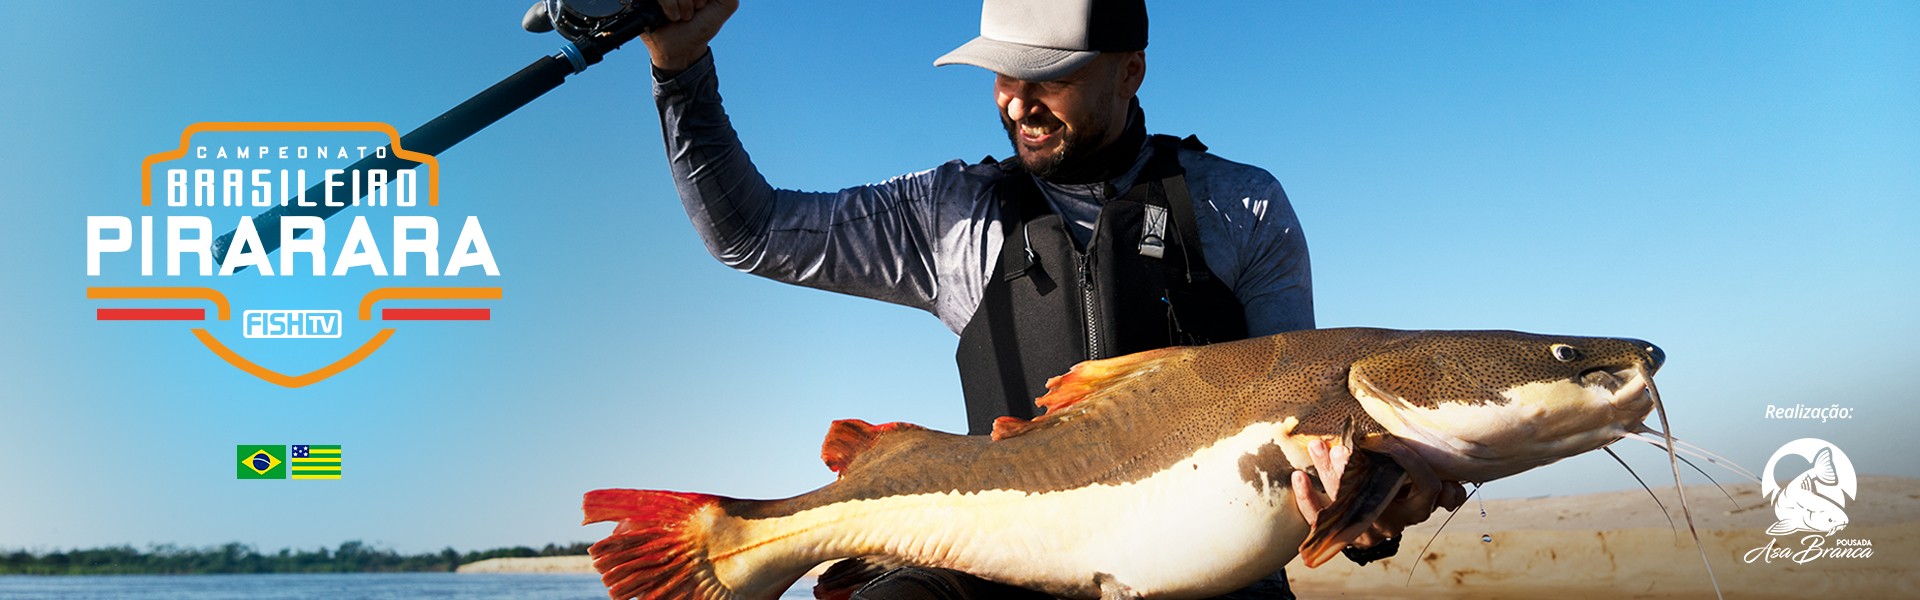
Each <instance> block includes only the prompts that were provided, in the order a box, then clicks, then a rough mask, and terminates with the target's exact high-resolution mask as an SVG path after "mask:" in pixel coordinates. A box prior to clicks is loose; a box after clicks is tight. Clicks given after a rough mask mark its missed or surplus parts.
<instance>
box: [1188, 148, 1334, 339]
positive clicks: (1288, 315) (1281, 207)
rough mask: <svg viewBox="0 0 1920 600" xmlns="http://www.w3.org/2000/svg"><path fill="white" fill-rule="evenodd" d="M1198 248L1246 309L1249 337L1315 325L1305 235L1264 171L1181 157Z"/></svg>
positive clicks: (1210, 158)
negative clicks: (1192, 201) (1190, 192)
mask: <svg viewBox="0 0 1920 600" xmlns="http://www.w3.org/2000/svg"><path fill="white" fill-rule="evenodd" d="M1181 165H1182V166H1184V167H1185V168H1186V170H1187V183H1188V186H1189V187H1190V189H1191V190H1192V192H1193V198H1194V203H1195V204H1194V213H1195V214H1194V216H1195V217H1196V218H1197V220H1198V221H1199V226H1200V245H1201V248H1202V249H1203V251H1204V252H1205V254H1206V258H1207V265H1208V267H1209V268H1211V269H1213V271H1214V275H1217V276H1219V277H1220V279H1221V282H1222V283H1225V284H1227V287H1228V288H1230V289H1232V290H1233V294H1234V297H1235V298H1238V299H1239V300H1240V304H1241V306H1242V307H1243V309H1244V310H1245V313H1246V319H1247V335H1248V336H1249V337H1259V336H1264V335H1271V334H1275V333H1282V332H1287V331H1297V330H1302V329H1313V328H1314V316H1313V270H1312V265H1311V262H1310V261H1309V259H1308V255H1307V238H1306V234H1305V233H1303V232H1302V231H1301V230H1300V219H1299V217H1297V216H1296V215H1295V214H1294V212H1293V205H1292V204H1291V203H1289V202H1288V200H1287V192H1286V190H1284V189H1282V188H1281V187H1280V182H1279V181H1278V180H1275V179H1274V177H1273V175H1272V174H1269V173H1268V172H1267V171H1266V170H1264V169H1259V168H1255V167H1251V166H1248V165H1243V164H1239V163H1234V162H1231V161H1227V160H1224V159H1221V158H1219V157H1216V156H1213V155H1211V154H1205V153H1201V152H1193V153H1183V154H1182V156H1181Z"/></svg>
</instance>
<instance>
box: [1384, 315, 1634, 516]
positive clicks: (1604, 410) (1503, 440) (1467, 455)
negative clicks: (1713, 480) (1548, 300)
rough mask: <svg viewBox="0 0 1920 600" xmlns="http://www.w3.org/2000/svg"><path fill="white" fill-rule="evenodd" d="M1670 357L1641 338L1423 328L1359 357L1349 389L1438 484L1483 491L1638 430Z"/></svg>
mask: <svg viewBox="0 0 1920 600" xmlns="http://www.w3.org/2000/svg"><path fill="white" fill-rule="evenodd" d="M1665 359H1666V357H1665V354H1664V353H1663V352H1661V350H1660V349H1659V348H1658V347H1656V346H1654V345H1653V344H1650V343H1647V342H1644V341H1640V340H1634V339H1620V338H1592V337H1569V336H1545V335H1535V334H1528V333H1519V332H1511V331H1465V332H1417V333H1415V334H1413V335H1410V336H1407V337H1405V338H1402V339H1400V340H1396V341H1393V342H1389V343H1386V344H1382V345H1380V346H1379V347H1378V348H1377V349H1376V350H1374V351H1371V352H1369V353H1367V354H1366V355H1365V356H1363V357H1362V358H1360V359H1358V360H1356V361H1355V362H1354V363H1353V364H1352V365H1351V366H1350V368H1349V370H1348V375H1347V386H1348V389H1349V391H1350V392H1351V393H1352V394H1353V396H1354V398H1355V399H1357V400H1359V401H1360V404H1361V406H1362V407H1363V408H1364V409H1365V410H1366V412H1367V414H1368V416H1370V417H1372V418H1373V419H1374V420H1375V421H1377V422H1379V423H1380V425H1381V426H1382V427H1383V428H1385V429H1386V430H1387V431H1388V433H1390V434H1392V436H1393V437H1394V438H1397V440H1398V443H1402V444H1405V445H1407V446H1410V447H1411V448H1412V449H1413V450H1415V451H1417V452H1418V453H1419V454H1420V455H1421V456H1422V457H1423V458H1425V459H1426V460H1427V461H1428V463H1429V464H1430V465H1431V466H1432V467H1433V468H1434V470H1435V471H1436V472H1437V473H1438V474H1439V475H1440V476H1441V478H1443V479H1449V480H1456V481H1468V482H1476V483H1483V482H1486V481H1490V480H1493V479H1497V478H1500V477H1505V476H1508V475H1512V474H1515V473H1519V472H1521V471H1525V470H1527V469H1531V468H1534V467H1538V466H1541V465H1545V464H1548V463H1552V462H1554V461H1557V460H1560V459H1562V458H1566V457H1568V456H1573V455H1575V454H1580V453H1583V452H1587V451H1590V450H1594V449H1597V448H1600V447H1602V446H1606V445H1607V444H1611V443H1613V442H1614V441H1617V440H1619V439H1620V438H1621V437H1622V436H1624V435H1626V434H1627V433H1628V432H1630V431H1635V430H1638V428H1639V427H1640V423H1641V422H1642V421H1644V420H1645V419H1646V417H1647V415H1648V414H1649V413H1650V412H1651V411H1652V410H1653V408H1654V397H1653V395H1652V394H1651V393H1650V392H1649V390H1648V386H1649V383H1650V381H1651V377H1652V376H1653V373H1654V372H1655V371H1657V370H1659V368H1660V365H1661V364H1662V363H1663V362H1665Z"/></svg>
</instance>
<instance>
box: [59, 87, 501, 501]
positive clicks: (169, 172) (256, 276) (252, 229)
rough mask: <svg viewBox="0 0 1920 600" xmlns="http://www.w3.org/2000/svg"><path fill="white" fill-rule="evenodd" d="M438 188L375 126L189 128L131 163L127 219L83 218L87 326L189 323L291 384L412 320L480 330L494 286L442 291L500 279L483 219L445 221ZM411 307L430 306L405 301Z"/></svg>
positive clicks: (424, 165)
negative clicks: (133, 186) (133, 195)
mask: <svg viewBox="0 0 1920 600" xmlns="http://www.w3.org/2000/svg"><path fill="white" fill-rule="evenodd" d="M348 161H352V164H350V165H347V166H345V167H344V168H342V167H341V166H340V165H341V163H345V162H348ZM440 180H441V177H440V163H439V161H438V160H437V159H435V157H433V156H430V155H427V154H423V153H419V152H413V151H409V150H407V149H406V148H404V147H402V144H401V138H400V135H399V133H398V132H397V131H396V130H395V129H394V128H393V127H392V126H391V125H387V124H385V123H357V122H209V123H195V124H193V125H192V126H189V127H187V128H186V130H185V131H183V132H182V133H181V135H180V139H179V142H178V145H177V146H175V147H172V148H170V149H168V150H165V151H162V152H157V153H154V154H152V155H149V156H148V157H146V159H145V160H144V161H142V162H141V164H140V181H141V190H140V196H139V198H140V205H139V207H138V208H137V209H132V210H134V211H136V212H135V214H131V215H129V214H121V215H92V216H88V217H87V248H86V249H87V277H88V280H89V284H90V285H89V286H88V287H87V290H86V292H87V297H88V298H90V299H94V300H98V301H102V302H104V303H107V304H108V306H103V307H101V308H98V309H97V310H96V312H95V319H96V320H99V321H152V322H162V323H167V322H175V323H181V322H184V323H190V324H191V326H189V327H186V328H183V329H185V331H181V332H179V333H188V334H191V337H192V338H193V339H194V340H196V341H197V342H198V343H199V344H200V345H201V346H204V347H205V348H206V349H207V350H208V351H210V352H211V353H212V354H213V355H214V356H217V357H219V359H220V360H221V361H224V362H226V363H227V364H229V365H232V366H233V367H235V368H238V369H240V370H241V371H244V372H246V373H248V374H251V375H253V376H255V377H258V378H259V379H261V380H264V381H267V382H269V383H273V384H275V385H280V386H284V387H289V388H297V387H303V386H307V385H312V384H314V383H318V382H320V381H323V380H326V379H327V378H329V377H333V376H335V375H338V374H340V373H341V372H343V371H346V370H347V369H349V368H351V367H353V366H354V365H357V364H359V363H360V362H361V361H363V360H365V359H366V358H367V357H369V356H371V355H372V354H373V353H374V351H376V350H379V349H380V348H381V347H382V346H383V345H384V344H386V343H388V342H389V341H390V340H391V339H392V338H393V337H394V335H395V334H396V332H397V331H399V330H400V329H402V328H404V327H406V326H407V324H408V323H412V322H419V321H487V320H490V319H491V318H492V313H491V310H490V309H489V308H486V307H484V306H473V304H475V303H476V302H484V301H490V300H498V299H500V298H501V288H500V287H498V286H495V285H479V286H474V285H447V284H446V283H442V282H453V281H460V282H472V281H476V280H479V281H486V280H490V279H491V278H495V277H498V276H499V275H500V270H499V267H498V265H497V264H496V263H495V262H494V258H493V251H492V248H491V247H490V246H489V245H488V243H487V238H486V232H485V231H484V230H483V229H482V228H481V226H480V219H479V217H477V216H471V215H467V216H464V217H453V218H447V215H446V214H445V213H446V209H445V208H444V207H442V206H441V201H440V200H441V199H440ZM346 209H353V212H352V218H351V219H343V220H342V221H331V222H330V221H328V220H327V218H328V217H330V216H332V215H334V214H335V213H339V212H341V211H344V210H346ZM446 222H451V223H457V224H458V227H459V229H458V233H457V235H454V236H448V235H445V234H444V233H445V232H444V231H443V228H442V224H443V223H446ZM221 231H225V232H226V233H224V234H221V233H220V232H221ZM447 239H452V240H453V242H452V243H451V244H450V245H449V244H443V241H444V240H447ZM276 250H277V251H278V252H279V255H278V257H277V260H275V257H273V256H272V254H273V253H274V252H275V251H276ZM109 282H111V283H124V284H125V285H112V284H109ZM95 283H99V284H98V285H94V284H95ZM183 283H186V284H183ZM417 301H428V302H431V304H429V305H426V306H418V305H406V304H404V303H412V302H417ZM393 304H402V305H401V306H392V305H393ZM236 305H238V306H239V310H236V309H235V307H236ZM209 309H211V310H209ZM236 316H237V318H236ZM349 319H352V320H351V321H349ZM129 329H130V330H140V329H152V328H133V327H130V328H129ZM183 337H185V336H183ZM279 460H280V457H274V460H271V461H266V462H275V461H279ZM249 464H252V461H249ZM274 468H277V467H274ZM257 475H259V473H257Z"/></svg>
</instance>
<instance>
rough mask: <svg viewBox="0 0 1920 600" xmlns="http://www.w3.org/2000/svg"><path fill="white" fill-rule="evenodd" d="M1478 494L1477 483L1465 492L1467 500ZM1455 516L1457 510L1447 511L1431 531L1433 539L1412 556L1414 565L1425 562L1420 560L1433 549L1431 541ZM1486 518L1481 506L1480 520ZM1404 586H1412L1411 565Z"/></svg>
mask: <svg viewBox="0 0 1920 600" xmlns="http://www.w3.org/2000/svg"><path fill="white" fill-rule="evenodd" d="M1479 494H1480V484H1478V483H1476V484H1473V491H1471V492H1467V498H1473V497H1474V496H1477V495H1479ZM1465 502H1466V501H1465V500H1462V501H1461V503H1462V504H1465ZM1457 516H1460V511H1459V510H1458V509H1455V510H1450V511H1447V518H1446V520H1444V521H1441V522H1440V527H1439V528H1437V529H1434V530H1433V537H1430V538H1427V544H1426V545H1425V546H1421V547H1420V553H1419V554H1415V555H1414V556H1415V557H1417V558H1416V559H1415V560H1414V564H1419V563H1421V562H1425V561H1422V560H1420V559H1422V558H1426V556H1427V549H1428V548H1432V547H1433V541H1434V540H1437V539H1440V532H1442V531H1446V530H1447V524H1448V523H1452V522H1453V518H1454V517H1457ZM1486 517H1487V509H1486V507H1485V505H1482V506H1481V508H1480V518H1482V519H1485V518H1486ZM1406 585H1407V586H1408V587H1412V586H1413V565H1408V566H1407V584H1406Z"/></svg>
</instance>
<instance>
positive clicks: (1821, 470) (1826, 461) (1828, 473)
mask: <svg viewBox="0 0 1920 600" xmlns="http://www.w3.org/2000/svg"><path fill="white" fill-rule="evenodd" d="M1811 479H1812V480H1813V481H1818V482H1820V483H1821V484H1822V485H1840V470H1839V469H1836V468H1834V466H1833V449H1832V448H1821V449H1820V452H1819V453H1817V454H1814V455H1813V477H1812V478H1811Z"/></svg>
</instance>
